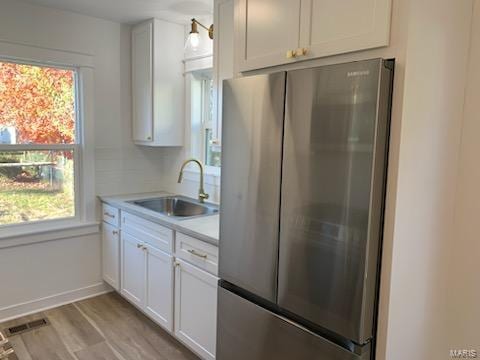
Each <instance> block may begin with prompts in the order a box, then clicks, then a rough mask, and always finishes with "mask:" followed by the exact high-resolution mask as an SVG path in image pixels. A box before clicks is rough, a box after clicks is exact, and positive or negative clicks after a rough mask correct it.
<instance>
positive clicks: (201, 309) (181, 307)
mask: <svg viewBox="0 0 480 360" xmlns="http://www.w3.org/2000/svg"><path fill="white" fill-rule="evenodd" d="M175 269H176V270H175V335H176V336H177V338H178V339H179V340H181V341H182V342H183V343H185V344H186V345H187V346H189V347H190V348H191V349H192V350H194V351H195V352H196V353H197V354H198V355H200V356H201V357H202V358H203V359H212V360H213V359H215V344H216V333H217V282H218V278H217V277H216V276H213V275H211V274H209V273H207V272H206V271H203V270H200V269H199V268H197V267H195V266H193V265H190V264H189V263H187V262H185V261H182V260H179V259H176V260H175Z"/></svg>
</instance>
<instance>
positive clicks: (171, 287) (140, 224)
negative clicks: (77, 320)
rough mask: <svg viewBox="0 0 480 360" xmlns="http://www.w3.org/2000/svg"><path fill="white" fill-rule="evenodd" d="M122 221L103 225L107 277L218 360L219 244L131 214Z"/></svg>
mask: <svg viewBox="0 0 480 360" xmlns="http://www.w3.org/2000/svg"><path fill="white" fill-rule="evenodd" d="M114 210H116V211H117V217H119V216H120V211H119V210H118V209H114V208H112V209H110V212H112V213H113V212H114ZM121 219H122V221H121V228H120V229H119V228H117V227H115V226H114V225H111V224H107V223H104V224H103V240H102V241H103V245H102V248H103V265H102V267H103V277H104V279H105V281H106V282H108V283H109V284H110V285H112V286H113V287H114V288H115V289H116V290H117V291H119V292H120V294H121V295H122V296H123V297H125V298H126V299H127V300H128V301H130V302H131V303H132V304H134V305H135V306H136V307H138V308H139V309H140V310H141V311H143V312H144V313H145V314H146V315H147V316H149V317H150V318H151V319H152V320H153V321H155V322H156V323H157V324H159V325H160V326H162V327H163V328H164V329H165V330H167V331H168V332H170V333H171V334H172V335H173V336H175V337H176V338H177V339H178V340H180V341H181V342H183V343H184V344H185V345H186V346H188V347H189V348H190V349H191V350H192V351H194V352H195V353H197V355H199V356H200V357H201V358H202V359H207V360H214V359H215V346H216V333H217V283H218V278H217V277H216V276H215V275H213V274H217V268H218V248H217V247H216V246H214V245H211V244H208V243H205V242H203V241H201V240H199V239H196V238H193V237H191V236H187V235H184V234H181V233H177V234H176V236H174V235H175V234H174V232H173V231H172V230H171V229H168V228H165V227H164V226H161V225H158V224H156V223H152V222H150V221H147V220H145V219H140V218H138V217H135V216H134V215H130V214H128V213H123V212H122V215H121ZM175 237H176V239H175V242H176V245H174V238H175ZM159 247H161V248H159ZM170 249H172V250H173V249H175V251H174V253H172V252H171V250H170Z"/></svg>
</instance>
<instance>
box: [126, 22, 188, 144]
mask: <svg viewBox="0 0 480 360" xmlns="http://www.w3.org/2000/svg"><path fill="white" fill-rule="evenodd" d="M183 44H184V28H183V26H181V25H178V24H173V23H169V22H166V21H161V20H157V19H152V20H149V21H147V22H144V23H141V24H139V25H136V26H134V27H133V29H132V98H133V101H132V107H133V108H132V112H133V114H132V115H133V126H132V132H133V141H134V142H135V143H136V144H138V145H146V146H182V145H183V136H184V119H183V117H184V112H183V109H184V106H183V103H184V100H183V99H184V81H183V62H182V60H183V50H184V49H183Z"/></svg>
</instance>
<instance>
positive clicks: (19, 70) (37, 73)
mask: <svg viewBox="0 0 480 360" xmlns="http://www.w3.org/2000/svg"><path fill="white" fill-rule="evenodd" d="M2 126H14V127H15V128H16V130H17V142H18V143H23V144H25V143H36V144H71V143H73V142H75V82H74V72H73V71H72V70H64V69H55V68H48V67H40V66H33V65H22V64H14V63H2V62H0V127H2Z"/></svg>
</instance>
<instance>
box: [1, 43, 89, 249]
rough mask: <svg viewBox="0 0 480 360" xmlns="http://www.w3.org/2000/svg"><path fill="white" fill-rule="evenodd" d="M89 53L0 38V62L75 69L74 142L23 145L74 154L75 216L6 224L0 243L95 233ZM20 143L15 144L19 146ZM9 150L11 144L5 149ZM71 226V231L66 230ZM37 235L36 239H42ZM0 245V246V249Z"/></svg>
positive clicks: (21, 242)
mask: <svg viewBox="0 0 480 360" xmlns="http://www.w3.org/2000/svg"><path fill="white" fill-rule="evenodd" d="M93 60H94V59H93V56H91V55H88V54H81V53H75V52H70V51H61V50H58V49H48V48H42V47H38V46H31V45H26V44H16V43H11V42H5V41H0V61H8V62H17V63H26V64H31V65H35V64H37V65H43V66H52V67H60V68H68V69H74V70H75V71H76V76H77V79H76V80H77V81H76V89H75V90H76V105H77V108H76V112H77V124H76V132H77V133H76V136H77V139H78V140H77V143H76V144H70V145H64V144H54V145H30V144H27V145H24V146H25V149H26V150H41V149H42V148H43V149H55V148H58V149H59V150H62V149H71V148H72V147H73V148H74V149H75V148H76V149H77V151H75V150H74V154H75V157H76V158H75V161H76V164H75V170H76V171H75V174H74V181H75V207H76V208H75V217H72V218H67V219H52V220H45V221H32V222H28V223H24V224H22V223H18V224H11V225H10V224H9V225H4V226H1V227H0V230H1V235H0V242H1V243H2V244H6V242H7V240H8V246H14V245H15V244H18V245H24V244H26V243H30V242H37V241H36V240H35V237H34V236H33V235H32V234H35V232H36V231H37V232H39V233H44V234H49V235H48V236H47V237H50V238H58V237H56V236H55V235H54V233H55V232H61V236H62V237H67V235H68V234H71V235H72V236H74V235H75V234H77V233H79V231H78V229H79V228H82V229H88V232H89V233H92V232H98V225H97V224H98V222H97V221H96V216H95V207H96V200H95V164H94V150H93V149H94V121H93V120H94V80H93V79H94V77H93V72H94V61H93ZM8 146H9V145H1V146H0V150H2V149H3V150H6V147H8ZM21 147H22V145H16V146H15V148H16V149H19V148H21ZM8 149H9V150H12V147H9V148H8ZM69 229H71V231H69ZM41 239H42V237H41V236H40V237H38V238H37V240H39V241H45V240H41ZM1 247H2V245H0V248H1Z"/></svg>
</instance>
